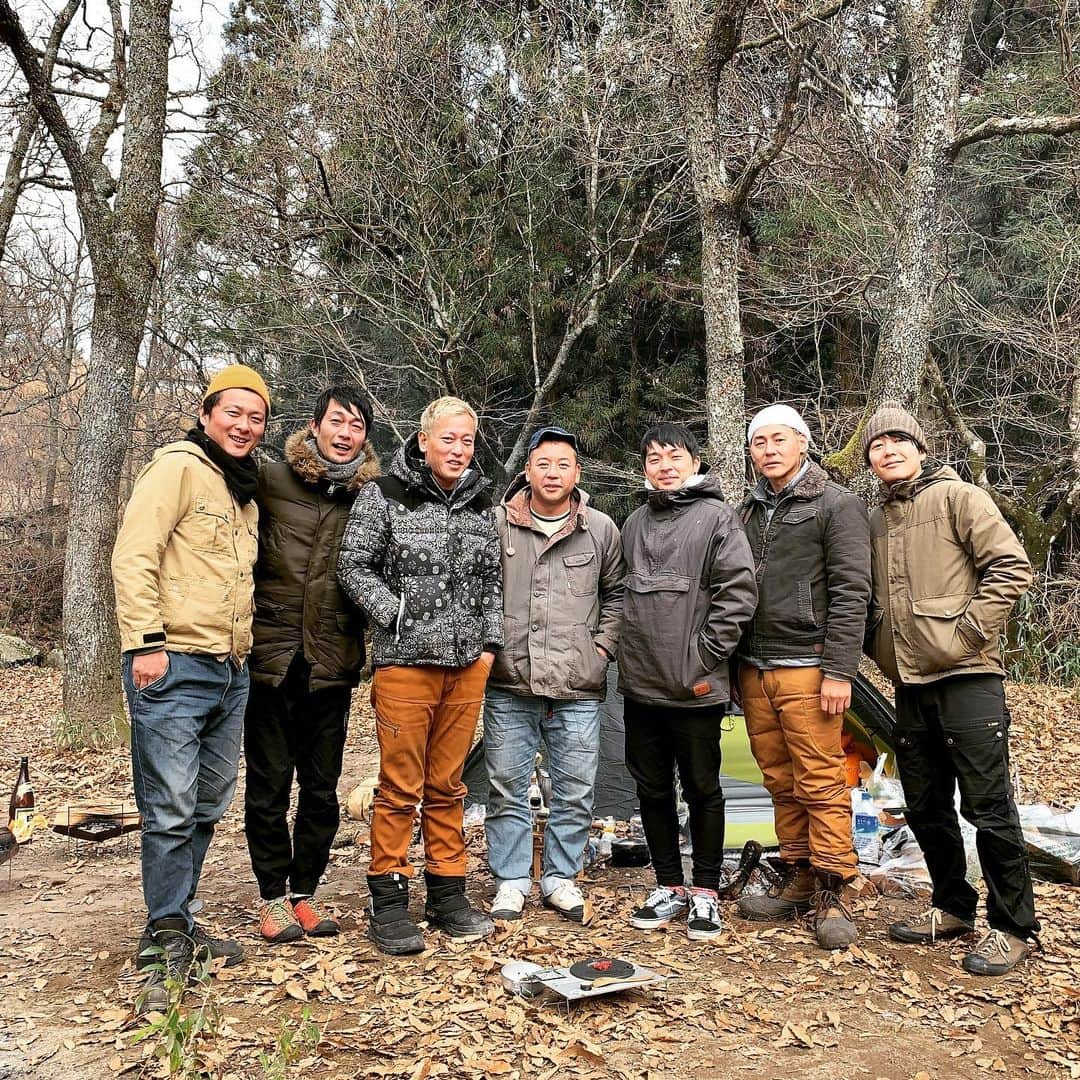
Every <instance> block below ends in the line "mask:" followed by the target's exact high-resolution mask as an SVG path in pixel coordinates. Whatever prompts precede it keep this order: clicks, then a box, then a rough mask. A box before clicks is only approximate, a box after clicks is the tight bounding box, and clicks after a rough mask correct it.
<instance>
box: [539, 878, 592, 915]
mask: <svg viewBox="0 0 1080 1080" xmlns="http://www.w3.org/2000/svg"><path fill="white" fill-rule="evenodd" d="M544 907H548V908H551V909H552V910H553V911H557V912H558V913H559V914H560V915H562V916H563V918H565V919H569V920H570V921H571V922H585V921H586V920H585V911H586V908H587V907H588V901H587V900H586V899H585V897H584V896H583V895H582V892H581V890H580V889H579V888H578V887H577V886H576V885H575V884H574V883H573V882H572V881H564V882H563V883H562V884H561V885H560V886H559V887H558V888H557V889H553V890H552V891H551V892H549V893H544Z"/></svg>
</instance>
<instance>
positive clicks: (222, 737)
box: [122, 652, 248, 926]
mask: <svg viewBox="0 0 1080 1080" xmlns="http://www.w3.org/2000/svg"><path fill="white" fill-rule="evenodd" d="M122 673H123V681H124V692H125V693H126V694H127V700H128V710H129V712H130V713H131V771H132V776H133V779H134V781H135V802H136V803H137V804H138V807H139V810H140V811H141V813H142V817H143V825H142V883H143V896H144V898H145V900H146V908H147V913H148V919H149V921H150V922H151V923H154V922H156V921H157V920H158V919H166V918H173V919H175V918H183V919H186V920H187V922H188V925H189V926H190V925H192V918H191V913H190V912H189V911H188V904H189V903H190V901H191V900H192V899H194V896H195V890H196V889H197V888H198V886H199V876H200V874H201V873H202V867H203V860H204V859H205V858H206V851H207V848H209V846H210V839H211V837H213V835H214V826H215V825H216V824H217V823H218V822H219V821H220V820H221V817H222V815H223V814H224V813H225V811H226V810H227V809H228V806H229V803H230V802H231V801H232V797H233V792H235V791H236V769H237V765H238V763H239V761H240V737H241V734H242V732H243V727H244V707H245V705H246V704H247V696H248V668H247V665H246V664H244V665H243V666H242V667H239V668H238V667H237V666H236V665H235V664H234V663H233V661H231V660H226V661H224V662H222V661H220V660H215V659H214V658H213V657H212V656H203V655H199V654H195V653H176V652H170V653H169V667H168V669H167V670H166V672H165V674H164V675H162V677H161V678H160V679H158V680H157V681H156V682H152V683H151V684H150V685H149V686H144V687H143V688H142V689H141V690H136V689H135V686H134V684H133V683H132V681H131V657H130V656H125V657H124V660H123V669H122Z"/></svg>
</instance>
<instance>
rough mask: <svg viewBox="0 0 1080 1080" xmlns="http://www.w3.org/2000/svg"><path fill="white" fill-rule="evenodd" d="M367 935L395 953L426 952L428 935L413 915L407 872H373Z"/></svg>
mask: <svg viewBox="0 0 1080 1080" xmlns="http://www.w3.org/2000/svg"><path fill="white" fill-rule="evenodd" d="M367 885H368V889H369V890H370V892H371V907H370V909H369V913H370V917H369V919H368V930H367V936H368V937H369V938H370V939H371V940H372V941H374V942H375V944H376V945H377V946H378V947H379V948H380V949H381V950H382V951H383V952H384V953H389V954H390V955H391V956H405V955H407V954H408V953H418V952H423V951H424V935H423V934H421V933H420V928H419V927H418V926H417V925H416V923H415V922H413V920H412V917H411V916H410V915H409V879H408V878H407V877H405V876H404V874H375V875H373V874H369V875H368V879H367Z"/></svg>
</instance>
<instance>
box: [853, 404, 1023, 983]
mask: <svg viewBox="0 0 1080 1080" xmlns="http://www.w3.org/2000/svg"><path fill="white" fill-rule="evenodd" d="M862 446H863V453H864V455H865V457H866V461H867V463H868V464H869V466H870V467H871V468H872V469H873V470H874V473H875V474H876V475H877V477H878V479H879V480H881V482H882V484H883V485H884V487H883V499H882V502H881V505H880V506H878V507H877V508H876V509H875V510H874V512H873V513H872V514H871V516H870V536H871V546H872V555H873V605H872V607H871V613H870V624H869V627H868V633H867V639H868V642H869V651H870V655H871V656H873V658H874V660H875V661H876V662H877V665H878V667H880V668H881V670H882V671H883V672H884V673H885V674H886V675H887V676H888V677H889V678H890V679H892V681H893V683H894V684H895V686H896V762H897V765H898V766H899V768H900V779H901V781H902V782H903V785H904V795H905V798H906V802H907V814H906V816H907V821H908V824H909V825H910V826H911V829H912V831H913V832H914V833H915V838H916V839H917V840H918V841H919V845H920V846H921V847H922V850H923V854H924V855H925V856H926V865H927V868H928V869H929V871H930V879H931V881H932V882H933V885H934V893H933V898H932V901H931V906H930V908H929V909H928V910H927V911H926V912H924V913H923V914H922V915H919V916H916V917H915V918H912V919H908V920H905V921H903V922H897V923H894V924H893V925H892V926H891V927H889V934H890V936H891V937H892V938H893V939H894V940H896V941H903V942H908V943H914V944H925V943H930V942H933V941H934V940H936V939H938V938H953V937H959V936H961V935H965V934H970V933H971V932H972V930H973V929H974V924H975V906H976V903H977V901H978V894H977V893H976V891H975V890H974V889H973V888H972V887H971V885H970V884H968V882H967V880H966V877H965V872H966V869H967V862H966V859H965V857H964V844H963V840H962V839H961V835H960V826H959V823H958V822H957V818H956V809H955V806H954V802H953V798H954V791H955V790H956V787H957V786H958V785H959V788H960V812H961V813H962V814H963V815H964V817H965V818H966V819H967V820H968V821H970V822H971V824H972V825H974V826H975V830H976V844H977V846H978V851H979V862H980V863H981V865H982V872H983V878H984V880H985V881H986V886H987V898H986V907H987V920H988V922H989V924H990V930H989V932H988V933H987V934H986V935H985V936H984V937H983V938H982V940H981V941H980V942H979V944H978V945H977V946H976V947H975V948H974V949H973V950H972V951H971V952H969V953H968V954H967V956H965V957H964V962H963V966H964V969H965V970H966V971H969V972H971V973H972V974H974V975H1003V974H1005V972H1007V971H1010V970H1012V968H1014V967H1015V966H1016V965H1017V964H1018V963H1019V962H1020V961H1021V960H1023V959H1024V957H1026V956H1027V955H1028V953H1029V952H1030V951H1031V944H1030V943H1031V942H1032V941H1033V940H1036V939H1035V935H1036V934H1037V933H1038V930H1039V923H1038V921H1037V920H1036V918H1035V901H1034V898H1033V895H1032V888H1031V874H1030V872H1029V870H1028V864H1027V855H1026V853H1025V848H1024V839H1023V834H1022V832H1021V830H1020V821H1019V816H1018V814H1017V811H1016V804H1015V803H1014V801H1013V795H1012V788H1011V785H1010V782H1009V749H1008V733H1009V713H1008V709H1007V708H1006V706H1005V690H1004V680H1003V675H1004V669H1003V666H1002V663H1001V654H1000V651H999V648H998V640H999V638H1000V636H1001V633H1002V631H1003V629H1004V627H1005V620H1006V618H1007V617H1008V614H1009V612H1010V611H1011V610H1012V606H1013V604H1015V603H1016V601H1017V600H1018V599H1019V598H1020V597H1021V596H1022V595H1023V593H1024V591H1025V590H1026V589H1027V587H1028V585H1029V584H1030V583H1031V564H1030V563H1029V562H1028V558H1027V555H1026V554H1025V553H1024V549H1023V547H1021V545H1020V542H1019V541H1018V540H1017V539H1016V536H1015V535H1014V533H1013V531H1012V529H1010V528H1009V526H1008V525H1007V524H1006V523H1005V520H1004V518H1002V516H1001V512H1000V511H999V510H998V508H997V507H996V506H995V505H994V503H993V501H992V500H991V498H990V496H989V495H987V494H986V492H984V491H982V490H981V489H980V488H977V487H976V486H975V485H974V484H967V483H965V482H964V481H963V480H961V479H960V477H959V476H957V474H956V473H955V472H953V470H952V469H950V468H949V467H948V466H947V465H941V464H939V463H937V462H932V461H929V460H928V459H927V447H926V436H925V435H924V434H923V430H922V428H921V427H920V426H919V423H918V421H917V420H916V419H915V417H913V416H912V415H911V414H910V413H908V412H906V411H905V410H904V409H903V408H901V407H900V406H899V405H898V404H896V403H895V402H885V403H884V404H883V405H882V406H881V408H880V409H878V410H877V412H876V413H874V415H873V416H872V417H871V418H870V421H869V423H868V424H867V427H866V430H865V431H864V432H863V438H862Z"/></svg>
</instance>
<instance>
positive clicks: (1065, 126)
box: [948, 115, 1080, 158]
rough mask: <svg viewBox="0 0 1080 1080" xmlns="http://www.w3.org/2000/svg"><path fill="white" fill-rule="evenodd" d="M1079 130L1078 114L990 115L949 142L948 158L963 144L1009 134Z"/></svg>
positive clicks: (1043, 133) (966, 144)
mask: <svg viewBox="0 0 1080 1080" xmlns="http://www.w3.org/2000/svg"><path fill="white" fill-rule="evenodd" d="M1074 131H1080V115H1073V116H1008V117H1005V116H992V117H990V119H988V120H984V121H983V122H982V123H981V124H976V125H975V126H974V127H972V128H968V130H967V131H963V132H961V133H960V134H959V135H957V136H956V138H955V139H953V141H952V142H951V143H950V144H949V148H948V153H949V157H950V158H955V157H956V155H957V153H958V152H959V151H960V150H962V149H963V148H964V147H965V146H970V145H971V144H972V143H976V142H982V140H983V139H996V138H998V137H1002V136H1009V135H1070V134H1072V132H1074Z"/></svg>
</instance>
